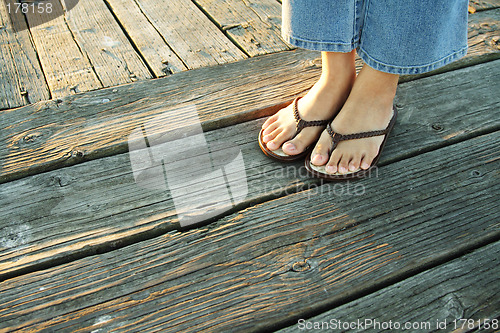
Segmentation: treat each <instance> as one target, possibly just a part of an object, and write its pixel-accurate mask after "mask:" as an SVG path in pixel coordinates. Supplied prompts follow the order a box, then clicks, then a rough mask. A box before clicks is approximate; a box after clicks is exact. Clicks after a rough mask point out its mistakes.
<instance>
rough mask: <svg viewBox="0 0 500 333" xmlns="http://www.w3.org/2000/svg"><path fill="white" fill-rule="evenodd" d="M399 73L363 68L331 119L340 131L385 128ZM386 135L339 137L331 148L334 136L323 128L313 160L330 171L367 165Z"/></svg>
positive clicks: (347, 132) (351, 132) (335, 128)
mask: <svg viewBox="0 0 500 333" xmlns="http://www.w3.org/2000/svg"><path fill="white" fill-rule="evenodd" d="M398 78H399V76H398V75H394V74H387V73H383V72H380V71H376V70H374V69H372V68H370V67H368V66H364V67H363V69H362V70H361V72H360V74H359V76H358V78H357V79H356V82H355V84H354V86H353V88H352V91H351V94H350V95H349V98H348V99H347V101H346V103H345V104H344V106H343V107H342V109H341V110H340V112H339V114H338V115H337V116H336V117H335V119H334V120H333V121H332V123H331V126H332V129H333V130H334V131H335V132H337V133H339V134H353V133H360V132H368V131H375V130H383V129H385V128H386V127H387V125H388V124H389V122H390V120H391V118H392V115H393V110H392V105H393V100H394V97H395V95H396V88H397V83H398ZM383 140H384V136H383V135H379V136H374V137H369V138H363V139H354V140H345V141H340V142H339V143H338V145H337V146H336V147H335V149H334V150H333V152H332V151H331V147H332V139H331V137H330V136H329V135H328V133H327V132H326V130H325V131H323V133H322V134H321V136H320V138H319V140H318V143H317V144H316V146H315V147H314V150H313V152H312V154H311V163H312V164H314V165H316V166H322V165H325V171H326V172H327V173H329V174H347V173H352V172H356V171H358V170H360V169H362V170H366V169H368V168H369V167H370V166H371V164H372V162H373V160H374V158H375V157H376V156H377V155H378V153H379V150H380V145H381V144H382V141H383Z"/></svg>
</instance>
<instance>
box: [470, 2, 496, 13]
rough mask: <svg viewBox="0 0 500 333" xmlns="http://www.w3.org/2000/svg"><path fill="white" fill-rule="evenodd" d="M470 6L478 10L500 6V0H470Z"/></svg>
mask: <svg viewBox="0 0 500 333" xmlns="http://www.w3.org/2000/svg"><path fill="white" fill-rule="evenodd" d="M469 6H470V7H472V8H474V10H476V11H479V10H487V9H493V8H499V7H500V0H469Z"/></svg>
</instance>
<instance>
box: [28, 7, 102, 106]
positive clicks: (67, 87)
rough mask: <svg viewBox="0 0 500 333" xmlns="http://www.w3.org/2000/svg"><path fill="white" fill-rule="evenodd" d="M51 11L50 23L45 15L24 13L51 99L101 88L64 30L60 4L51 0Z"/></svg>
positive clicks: (62, 12)
mask: <svg viewBox="0 0 500 333" xmlns="http://www.w3.org/2000/svg"><path fill="white" fill-rule="evenodd" d="M52 8H53V11H52V13H51V14H50V15H51V16H52V19H51V20H47V15H43V16H41V15H39V14H37V13H32V12H28V14H26V17H27V20H28V23H29V25H30V31H31V35H32V36H33V43H34V44H35V47H36V51H37V53H38V57H39V59H40V63H41V64H42V68H43V72H44V74H45V77H46V80H47V84H48V86H49V89H50V92H51V94H52V97H53V98H57V97H62V96H67V95H70V94H74V93H77V92H82V91H89V90H93V89H98V88H102V86H103V85H102V84H101V82H99V78H98V77H97V75H96V74H95V72H94V70H93V68H92V64H91V63H90V62H89V60H88V58H87V57H86V55H85V54H83V53H82V51H81V50H80V48H79V46H78V43H77V42H76V41H75V39H74V37H73V35H72V33H71V31H70V30H69V29H68V26H67V24H66V20H65V17H64V10H63V7H62V6H61V4H60V2H58V1H55V2H54V3H53V7H52ZM73 10H74V9H73ZM42 103H44V102H42Z"/></svg>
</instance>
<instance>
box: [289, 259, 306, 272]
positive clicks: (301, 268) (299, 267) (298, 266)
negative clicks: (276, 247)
mask: <svg viewBox="0 0 500 333" xmlns="http://www.w3.org/2000/svg"><path fill="white" fill-rule="evenodd" d="M309 268H311V266H309V263H307V262H306V261H297V262H294V263H293V264H292V271H294V272H305V271H307V270H309Z"/></svg>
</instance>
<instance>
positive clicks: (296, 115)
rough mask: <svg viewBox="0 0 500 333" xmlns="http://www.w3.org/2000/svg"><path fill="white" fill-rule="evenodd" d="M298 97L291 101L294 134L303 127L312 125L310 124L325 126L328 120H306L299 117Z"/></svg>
mask: <svg viewBox="0 0 500 333" xmlns="http://www.w3.org/2000/svg"><path fill="white" fill-rule="evenodd" d="M299 99H300V97H299V98H296V99H295V100H294V101H293V117H294V118H295V129H296V134H295V135H297V134H299V133H300V132H301V131H302V130H303V129H304V128H306V127H312V126H326V125H328V124H329V122H330V121H329V120H311V121H307V120H304V119H302V118H300V115H299V108H298V107H297V101H298V100H299Z"/></svg>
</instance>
